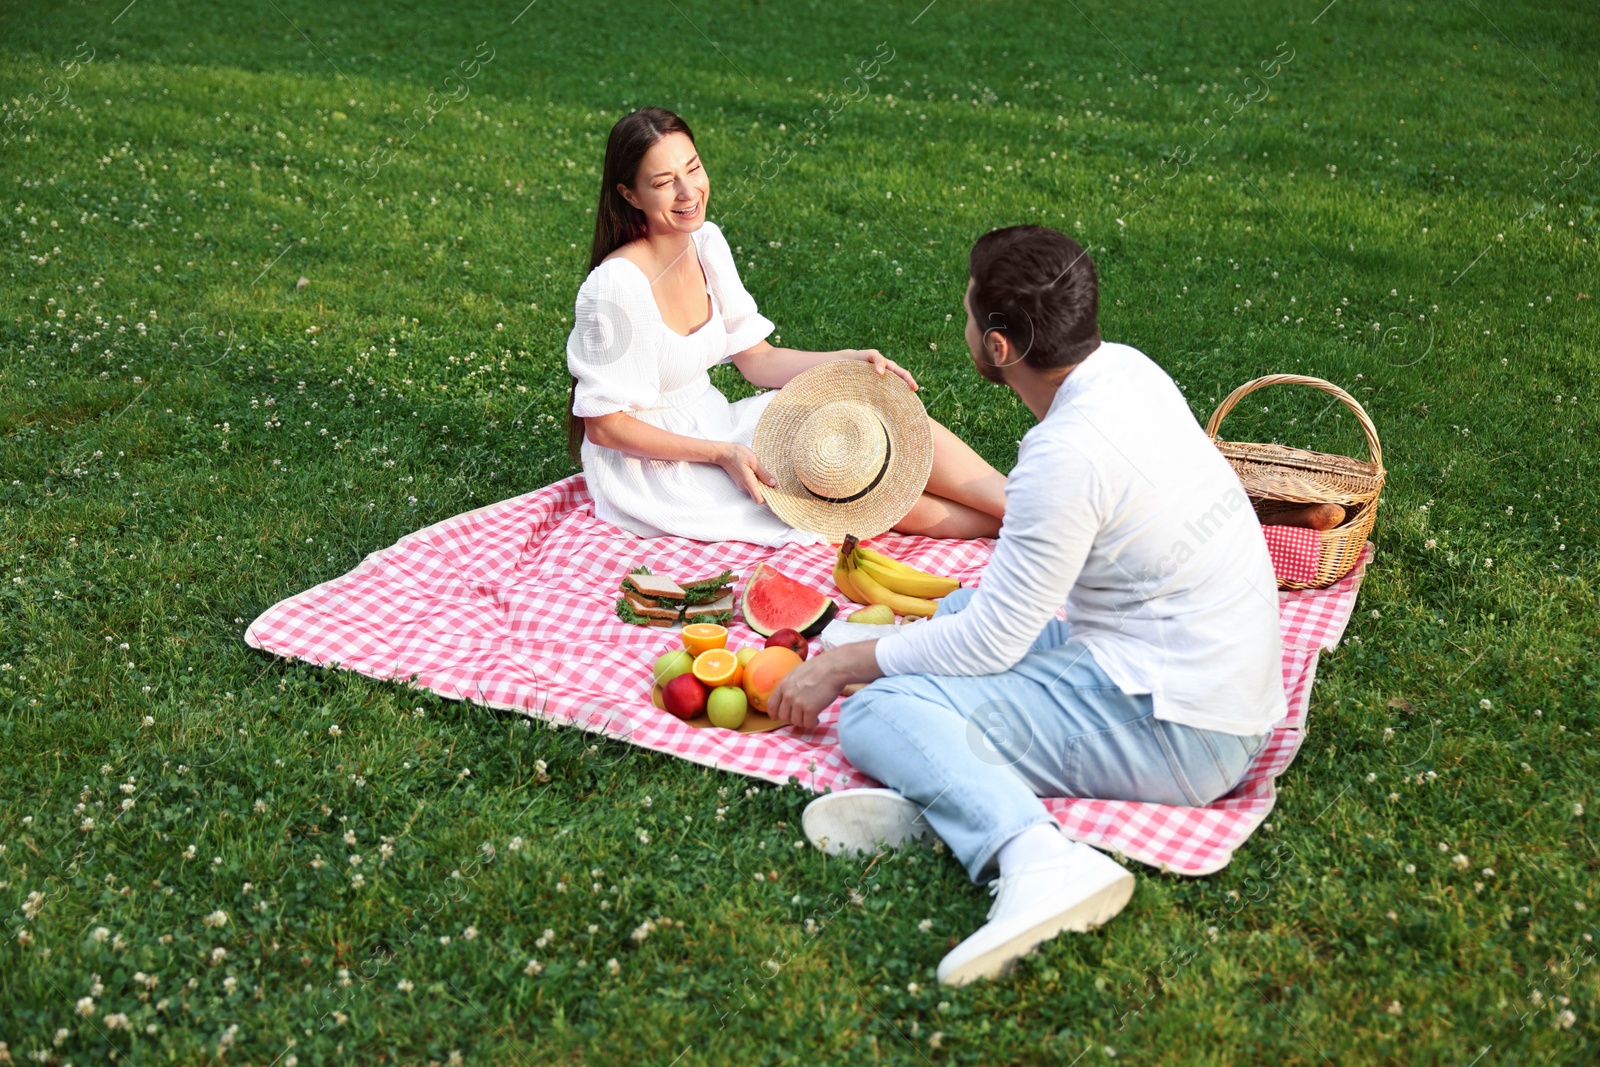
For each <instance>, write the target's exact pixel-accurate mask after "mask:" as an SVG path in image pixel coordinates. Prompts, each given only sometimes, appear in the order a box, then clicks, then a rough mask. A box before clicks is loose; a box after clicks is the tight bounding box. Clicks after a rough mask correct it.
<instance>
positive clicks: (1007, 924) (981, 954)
mask: <svg viewBox="0 0 1600 1067" xmlns="http://www.w3.org/2000/svg"><path fill="white" fill-rule="evenodd" d="M1133 884H1134V882H1133V875H1132V874H1131V873H1130V872H1129V871H1127V870H1126V869H1124V868H1123V866H1122V865H1121V864H1120V863H1118V862H1117V861H1116V860H1113V859H1112V858H1111V857H1110V856H1107V855H1106V854H1105V853H1103V852H1100V851H1098V850H1097V849H1094V848H1091V847H1089V846H1088V845H1085V844H1082V843H1079V844H1078V845H1077V847H1076V848H1074V849H1073V850H1072V853H1071V854H1070V855H1069V856H1067V857H1065V858H1064V859H1060V860H1051V861H1048V862H1044V863H1035V864H1029V865H1028V866H1026V867H1023V868H1021V869H1020V870H1017V871H1014V872H1012V873H1011V874H1008V875H1006V876H1004V877H1002V878H1000V879H998V880H997V881H996V884H995V886H994V888H993V889H991V892H993V893H995V894H996V898H995V902H994V905H993V906H992V907H991V908H990V909H989V916H988V919H989V921H988V922H986V923H985V924H984V925H983V926H981V927H980V928H979V929H978V931H977V932H976V933H974V934H973V935H972V936H971V937H969V938H967V939H966V940H965V941H963V942H961V944H959V945H957V946H956V947H955V948H953V949H951V950H950V953H949V955H947V956H945V958H944V959H942V960H940V961H939V981H941V982H943V983H945V984H946V985H966V984H967V983H968V982H971V981H973V980H975V979H978V978H993V977H996V976H998V975H1001V974H1004V973H1005V972H1006V971H1008V970H1009V969H1010V968H1011V965H1012V964H1014V963H1015V962H1016V961H1017V960H1019V959H1021V958H1022V957H1023V956H1026V955H1027V954H1028V953H1029V952H1031V951H1032V950H1033V949H1034V947H1035V946H1037V945H1039V944H1040V943H1041V942H1044V941H1048V940H1050V939H1051V938H1052V937H1055V936H1056V935H1057V934H1059V933H1061V932H1062V931H1065V930H1072V931H1075V932H1080V933H1081V932H1083V931H1085V930H1093V929H1094V928H1095V927H1097V926H1099V925H1101V924H1102V923H1105V922H1107V921H1109V920H1110V919H1111V918H1112V917H1113V916H1115V915H1116V914H1117V912H1119V911H1121V910H1122V909H1123V907H1124V906H1125V905H1126V904H1127V903H1128V898H1129V897H1131V896H1133Z"/></svg>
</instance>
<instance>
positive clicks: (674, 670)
mask: <svg viewBox="0 0 1600 1067" xmlns="http://www.w3.org/2000/svg"><path fill="white" fill-rule="evenodd" d="M693 667H694V657H693V656H691V655H689V653H688V652H686V651H685V650H683V649H681V648H679V649H674V650H673V651H671V652H663V653H662V654H661V655H660V656H657V657H656V665H655V668H654V671H655V676H656V684H657V685H662V686H664V685H666V684H667V683H668V682H670V681H672V680H673V679H674V678H676V677H677V676H678V675H680V674H688V673H689V671H690V670H691V669H692V668H693Z"/></svg>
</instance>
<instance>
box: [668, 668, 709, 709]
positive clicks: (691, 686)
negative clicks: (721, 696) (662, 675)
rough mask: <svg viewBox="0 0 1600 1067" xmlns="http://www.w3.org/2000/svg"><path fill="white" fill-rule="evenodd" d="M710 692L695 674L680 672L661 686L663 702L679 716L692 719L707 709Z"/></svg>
mask: <svg viewBox="0 0 1600 1067" xmlns="http://www.w3.org/2000/svg"><path fill="white" fill-rule="evenodd" d="M710 692H711V691H710V690H709V689H707V688H706V684H705V683H704V682H702V681H701V680H700V679H698V678H696V677H695V676H694V675H692V674H680V675H678V676H677V677H676V678H674V679H672V681H670V682H668V683H667V684H666V685H664V686H663V687H662V688H661V702H662V703H663V704H665V705H666V706H667V711H669V712H671V713H672V714H673V715H676V716H677V717H678V718H680V719H692V718H694V717H695V716H696V715H699V714H700V713H701V712H703V711H705V710H706V697H707V696H709V695H710Z"/></svg>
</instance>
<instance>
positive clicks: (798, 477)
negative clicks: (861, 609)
mask: <svg viewBox="0 0 1600 1067" xmlns="http://www.w3.org/2000/svg"><path fill="white" fill-rule="evenodd" d="M750 447H751V449H752V450H753V451H754V452H755V454H756V456H757V458H759V459H760V460H761V465H762V466H764V467H765V468H766V469H767V471H768V473H770V474H771V475H772V477H773V478H774V479H776V480H777V484H776V485H774V486H772V487H770V488H768V489H766V490H765V495H766V499H767V503H768V505H770V506H771V508H772V510H773V511H774V512H776V513H777V515H778V517H779V518H781V519H782V520H783V521H784V522H787V523H788V524H789V525H790V526H793V527H795V528H796V529H799V530H811V531H814V532H816V533H820V534H824V535H826V536H827V538H828V540H830V541H832V542H834V543H838V542H840V541H843V540H844V536H845V534H855V535H856V536H857V537H860V538H862V539H865V538H868V537H876V536H877V535H878V534H881V533H883V532H884V531H885V530H887V529H889V528H890V527H891V526H893V525H894V524H895V523H897V522H899V521H900V520H901V519H903V518H905V516H906V513H907V512H908V511H910V510H911V507H912V505H913V504H915V503H916V502H917V499H918V498H919V497H920V496H921V495H922V490H923V488H924V487H925V486H926V485H927V484H928V474H929V472H930V471H932V470H933V431H932V430H931V429H929V427H928V413H927V411H926V410H925V409H924V408H923V406H922V401H921V400H919V399H917V394H916V393H915V392H913V391H912V389H911V387H910V386H909V385H907V384H906V383H905V382H904V381H903V380H902V379H901V378H900V377H899V376H898V375H896V374H894V373H893V372H892V371H889V372H885V373H883V374H879V373H878V372H877V371H876V370H874V369H873V368H872V365H871V364H870V363H865V362H862V361H860V360H834V361H832V362H829V363H822V364H819V365H817V366H815V367H812V368H811V369H810V370H808V371H805V372H803V373H801V374H797V375H795V377H794V378H793V379H792V380H790V382H789V384H788V385H786V386H784V387H783V388H782V389H780V390H779V391H778V394H777V395H776V396H774V397H773V398H772V401H771V403H769V404H768V405H767V408H766V410H765V411H764V412H762V414H761V420H760V421H759V422H758V423H756V432H755V437H754V439H752V440H751V442H750Z"/></svg>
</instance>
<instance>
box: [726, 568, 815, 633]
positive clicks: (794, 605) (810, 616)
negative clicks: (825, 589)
mask: <svg viewBox="0 0 1600 1067" xmlns="http://www.w3.org/2000/svg"><path fill="white" fill-rule="evenodd" d="M739 601H740V605H741V607H742V608H743V609H744V621H745V622H746V623H748V624H749V625H750V629H752V630H754V631H755V632H756V633H758V634H760V635H762V636H763V637H771V636H772V635H773V634H775V633H777V632H778V631H779V630H782V629H785V628H788V629H792V630H798V631H800V632H801V633H802V634H804V635H805V636H807V637H815V636H817V635H818V634H819V633H821V632H822V628H823V627H824V626H826V625H828V623H829V621H830V620H832V618H833V617H834V615H836V614H837V613H838V611H839V606H838V605H837V604H835V603H834V602H833V599H832V598H831V597H829V596H828V595H827V594H826V593H819V592H817V591H816V590H815V589H812V588H811V587H810V586H808V585H802V584H800V583H799V582H797V581H795V580H794V579H793V578H790V577H788V576H787V575H784V574H781V573H779V572H778V571H777V570H776V569H774V568H772V567H769V566H767V565H766V564H765V563H761V564H757V565H756V569H755V570H754V571H752V572H751V574H750V578H749V580H748V581H746V582H745V583H744V595H743V596H741V597H740V598H739Z"/></svg>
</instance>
